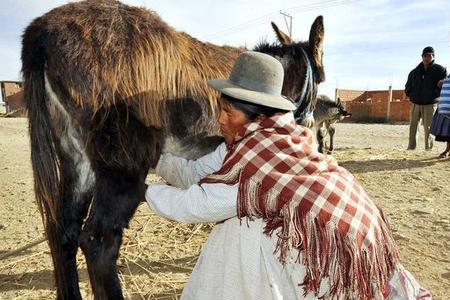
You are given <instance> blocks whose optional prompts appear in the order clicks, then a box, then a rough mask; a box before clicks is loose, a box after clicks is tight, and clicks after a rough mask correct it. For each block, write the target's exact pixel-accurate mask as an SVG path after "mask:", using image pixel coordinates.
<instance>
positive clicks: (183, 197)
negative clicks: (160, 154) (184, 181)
mask: <svg viewBox="0 0 450 300" xmlns="http://www.w3.org/2000/svg"><path fill="white" fill-rule="evenodd" d="M237 188H238V187H237V185H232V186H230V185H226V184H221V183H214V184H206V183H205V184H202V185H197V184H194V185H192V186H191V187H190V188H188V189H185V190H183V189H180V188H176V187H173V186H168V185H165V184H153V185H150V186H149V187H148V189H147V191H146V193H145V199H146V200H147V203H148V205H149V206H150V208H151V209H152V210H153V211H154V212H155V213H157V214H158V215H160V216H162V217H165V218H167V219H170V220H174V221H178V222H184V223H209V222H219V221H223V220H226V219H229V218H232V217H234V216H236V199H237Z"/></svg>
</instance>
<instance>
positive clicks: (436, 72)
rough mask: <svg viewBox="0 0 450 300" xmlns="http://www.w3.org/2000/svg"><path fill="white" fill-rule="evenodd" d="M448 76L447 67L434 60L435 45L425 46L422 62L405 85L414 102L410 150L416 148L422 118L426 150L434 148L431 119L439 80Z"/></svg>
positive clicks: (407, 93) (410, 128) (438, 88)
mask: <svg viewBox="0 0 450 300" xmlns="http://www.w3.org/2000/svg"><path fill="white" fill-rule="evenodd" d="M446 76H447V71H446V70H445V68H444V67H443V66H441V65H438V64H436V63H435V62H434V49H433V47H430V46H428V47H425V48H424V49H423V51H422V62H421V63H420V64H419V65H418V66H417V67H416V68H415V69H413V70H412V71H411V72H410V73H409V75H408V82H406V85H405V93H406V96H408V97H409V99H410V100H411V102H412V107H411V115H410V125H409V144H408V150H414V149H416V134H417V125H418V124H419V121H420V119H422V124H423V129H424V134H425V150H431V149H432V148H433V138H432V137H431V136H430V126H431V120H432V119H433V114H434V111H435V110H436V106H437V102H438V97H439V92H440V87H439V86H438V82H439V81H440V80H441V79H444V78H445V77H446Z"/></svg>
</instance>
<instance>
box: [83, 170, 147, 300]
mask: <svg viewBox="0 0 450 300" xmlns="http://www.w3.org/2000/svg"><path fill="white" fill-rule="evenodd" d="M96 175H97V177H96V193H95V197H94V200H93V201H94V202H93V204H92V208H91V210H90V215H89V217H88V220H87V221H86V223H85V226H84V228H83V232H82V234H81V237H80V246H81V249H82V250H83V252H84V254H85V256H86V261H87V264H88V271H89V277H90V280H91V285H92V289H93V291H94V295H95V299H123V295H122V291H121V287H120V282H119V277H118V274H117V267H116V260H117V257H118V253H119V248H120V244H121V242H122V234H123V229H124V228H125V227H127V226H128V222H129V220H130V219H131V217H132V216H133V214H134V212H135V210H136V208H137V207H138V205H139V202H140V201H141V200H142V199H143V197H144V193H145V190H144V184H143V183H144V180H145V175H146V174H144V173H143V172H141V174H140V175H138V174H136V173H135V172H131V171H129V170H126V169H112V168H106V167H105V168H101V169H99V170H96Z"/></svg>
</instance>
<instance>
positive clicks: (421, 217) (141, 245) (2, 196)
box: [0, 118, 450, 300]
mask: <svg viewBox="0 0 450 300" xmlns="http://www.w3.org/2000/svg"><path fill="white" fill-rule="evenodd" d="M407 132H408V127H407V126H406V125H380V124H376V125H375V124H369V125H368V124H348V123H347V124H338V126H337V134H336V142H335V144H336V147H337V149H336V151H335V152H334V156H335V157H336V158H337V160H338V161H339V162H340V164H341V165H342V166H344V167H346V168H347V169H349V170H350V171H351V172H352V173H353V174H354V175H355V176H356V177H357V178H358V180H359V181H360V182H361V183H362V185H363V186H364V187H365V188H366V190H367V191H368V193H369V195H371V197H372V198H373V200H374V201H376V202H379V203H380V204H381V206H382V207H383V208H384V210H385V212H386V214H387V215H388V216H389V218H390V222H391V226H392V228H393V230H394V234H395V238H396V241H397V243H398V247H399V249H400V254H401V259H402V263H403V265H405V266H406V268H407V269H408V270H409V271H410V272H411V273H412V274H414V275H415V276H416V278H417V279H418V281H419V282H421V283H422V285H423V286H424V287H426V288H428V289H430V290H431V292H432V293H433V295H434V299H437V300H447V299H449V297H450V296H449V294H450V202H449V201H450V197H449V195H450V184H449V179H450V159H439V158H437V155H438V153H439V152H440V151H442V150H443V148H444V145H443V144H442V143H437V144H436V145H435V146H436V147H435V149H434V150H433V151H423V150H416V151H406V150H404V149H405V148H406V145H407ZM27 134H28V133H27V122H26V119H20V118H18V119H4V118H0V211H1V212H2V213H1V214H0V257H2V256H3V255H4V254H5V253H8V252H9V251H11V250H13V249H17V248H19V247H21V246H24V245H26V244H28V243H30V242H32V241H34V240H36V239H39V238H40V237H41V236H42V235H43V228H42V224H41V220H40V216H39V213H38V211H37V207H36V204H35V203H34V196H33V180H32V171H31V166H30V149H29V142H28V135H27ZM418 145H419V146H421V147H419V148H421V149H423V137H422V135H420V136H419V139H418ZM153 178H154V177H153ZM150 180H152V178H150ZM210 228H211V225H201V226H198V225H197V226H192V225H184V224H178V223H174V222H170V221H167V220H164V219H162V218H160V217H158V216H156V215H154V214H152V213H151V212H150V210H149V209H148V208H147V206H146V205H145V204H142V205H141V207H140V208H139V210H138V212H137V213H136V215H135V217H134V218H133V221H132V223H131V226H130V229H128V230H126V233H125V238H124V242H123V245H122V248H121V255H120V258H119V268H120V279H121V281H122V286H123V290H124V294H125V297H126V298H127V299H176V298H177V296H178V295H179V294H180V292H181V289H182V287H183V284H184V282H185V281H186V280H187V278H188V276H189V273H190V271H191V270H192V267H193V265H194V264H195V260H196V258H197V256H198V254H199V251H200V250H201V247H202V244H203V243H204V241H205V239H206V236H207V233H208V231H209V230H210ZM79 274H80V289H81V291H82V295H83V296H84V298H86V299H91V298H92V296H91V290H90V287H89V283H88V276H87V271H86V265H85V263H84V260H83V258H82V256H81V255H79ZM54 295H55V293H54V288H53V279H52V265H51V259H50V256H49V250H48V246H47V244H46V243H41V244H39V245H38V246H36V247H33V248H30V249H28V250H26V251H23V252H20V253H17V254H15V255H13V256H10V257H8V258H5V259H0V299H49V298H54Z"/></svg>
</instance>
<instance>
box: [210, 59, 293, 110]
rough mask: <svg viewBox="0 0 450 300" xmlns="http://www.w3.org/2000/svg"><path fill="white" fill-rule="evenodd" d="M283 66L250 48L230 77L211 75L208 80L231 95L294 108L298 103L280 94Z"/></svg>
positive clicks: (263, 103)
mask: <svg viewBox="0 0 450 300" xmlns="http://www.w3.org/2000/svg"><path fill="white" fill-rule="evenodd" d="M283 79H284V70H283V66H282V65H281V63H280V62H279V61H278V60H276V59H275V58H273V57H272V56H270V55H267V54H264V53H260V52H255V51H247V52H244V53H242V54H241V55H239V57H238V58H237V60H236V62H235V63H234V66H233V69H232V70H231V74H230V77H229V78H228V79H211V80H208V84H209V85H210V86H211V87H212V88H213V89H215V90H217V91H219V92H221V93H224V94H225V95H228V96H230V97H233V98H236V99H239V100H243V101H247V102H250V103H254V104H259V105H263V106H268V107H273V108H279V109H282V110H294V109H296V108H297V107H296V106H295V105H294V104H293V103H292V101H291V100H289V99H288V98H287V97H284V96H282V95H281V89H282V87H283Z"/></svg>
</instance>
